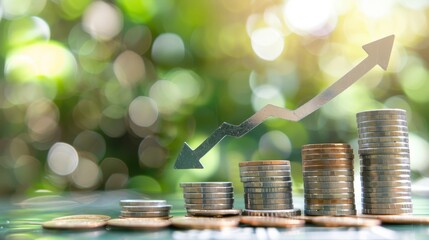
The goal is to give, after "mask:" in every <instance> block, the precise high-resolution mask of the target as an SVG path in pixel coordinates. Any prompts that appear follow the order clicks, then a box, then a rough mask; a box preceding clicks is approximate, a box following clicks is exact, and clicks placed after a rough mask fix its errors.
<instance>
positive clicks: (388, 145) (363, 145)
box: [359, 142, 410, 150]
mask: <svg viewBox="0 0 429 240" xmlns="http://www.w3.org/2000/svg"><path fill="white" fill-rule="evenodd" d="M392 147H394V148H409V147H410V145H409V144H408V143H390V142H383V143H359V149H362V150H363V149H367V148H369V149H373V148H392Z"/></svg>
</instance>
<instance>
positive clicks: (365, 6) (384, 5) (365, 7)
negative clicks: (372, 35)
mask: <svg viewBox="0 0 429 240" xmlns="http://www.w3.org/2000/svg"><path fill="white" fill-rule="evenodd" d="M357 2H358V5H359V9H360V10H361V11H362V13H363V14H365V15H366V16H368V17H371V18H375V19H377V18H381V17H383V16H385V15H386V14H388V13H389V12H390V11H391V10H392V8H393V6H394V5H395V4H396V2H397V1H396V0H377V1H371V0H359V1H357ZM408 2H415V1H414V0H413V1H408Z"/></svg>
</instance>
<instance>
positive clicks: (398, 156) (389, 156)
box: [359, 153, 410, 161]
mask: <svg viewBox="0 0 429 240" xmlns="http://www.w3.org/2000/svg"><path fill="white" fill-rule="evenodd" d="M359 158H360V159H365V160H374V161H375V160H390V159H407V158H408V159H409V158H410V154H409V153H402V154H382V155H379V154H370V155H361V156H359Z"/></svg>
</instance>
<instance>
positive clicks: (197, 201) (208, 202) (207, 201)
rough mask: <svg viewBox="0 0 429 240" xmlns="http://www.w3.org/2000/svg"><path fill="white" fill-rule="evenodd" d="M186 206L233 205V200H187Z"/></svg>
mask: <svg viewBox="0 0 429 240" xmlns="http://www.w3.org/2000/svg"><path fill="white" fill-rule="evenodd" d="M185 203H186V204H188V203H189V204H233V203H234V199H233V198H211V199H210V198H209V199H207V198H186V199H185Z"/></svg>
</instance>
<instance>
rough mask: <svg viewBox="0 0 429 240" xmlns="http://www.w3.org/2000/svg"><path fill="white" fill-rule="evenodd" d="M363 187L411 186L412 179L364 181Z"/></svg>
mask: <svg viewBox="0 0 429 240" xmlns="http://www.w3.org/2000/svg"><path fill="white" fill-rule="evenodd" d="M362 187H411V181H410V180H401V181H377V182H367V181H363V182H362Z"/></svg>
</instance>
